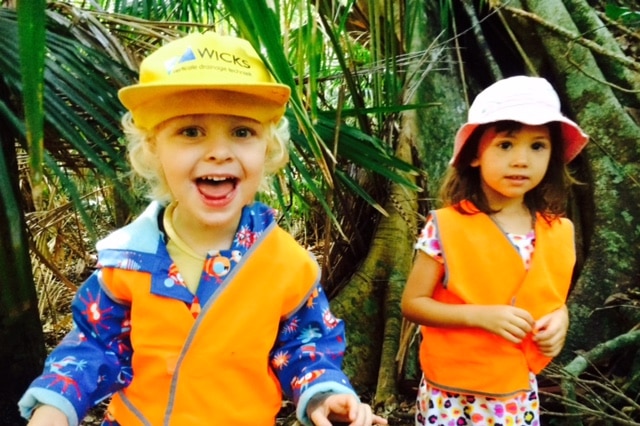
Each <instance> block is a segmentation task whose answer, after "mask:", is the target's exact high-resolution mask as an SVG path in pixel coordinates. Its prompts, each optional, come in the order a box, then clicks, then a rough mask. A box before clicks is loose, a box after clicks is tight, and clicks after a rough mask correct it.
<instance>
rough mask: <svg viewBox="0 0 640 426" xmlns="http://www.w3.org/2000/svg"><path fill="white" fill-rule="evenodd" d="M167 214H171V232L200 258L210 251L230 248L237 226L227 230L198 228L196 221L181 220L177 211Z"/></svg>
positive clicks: (171, 210) (211, 227) (202, 226)
mask: <svg viewBox="0 0 640 426" xmlns="http://www.w3.org/2000/svg"><path fill="white" fill-rule="evenodd" d="M168 213H171V217H170V218H169V220H170V221H171V223H172V226H173V231H174V232H175V233H176V234H177V235H178V236H179V237H180V239H181V240H182V241H183V242H184V243H185V244H186V245H187V246H189V247H190V248H191V249H192V250H193V251H194V252H195V253H197V254H199V255H201V256H202V257H206V255H207V253H209V252H210V251H212V250H228V249H230V248H231V244H232V243H233V239H234V237H235V234H236V229H237V224H234V226H233V227H229V228H228V229H226V228H221V227H216V226H205V225H201V226H198V222H197V221H192V220H188V219H185V218H181V215H180V214H179V213H178V212H177V209H170V210H169V211H168Z"/></svg>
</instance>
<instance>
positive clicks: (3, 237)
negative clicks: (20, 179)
mask: <svg viewBox="0 0 640 426" xmlns="http://www.w3.org/2000/svg"><path fill="white" fill-rule="evenodd" d="M2 128H3V129H5V130H6V129H9V128H10V126H8V125H6V123H4V124H3V126H2ZM7 140H9V141H13V140H14V139H13V138H12V137H11V138H6V134H4V135H3V134H0V142H1V145H2V149H1V150H0V193H1V195H2V196H1V197H0V215H1V217H0V253H1V254H0V271H2V274H0V289H1V291H0V342H2V347H1V348H0V365H2V368H1V369H0V424H2V425H11V426H12V425H21V424H25V423H26V422H25V421H24V420H23V419H21V418H20V415H19V413H18V408H17V402H18V399H19V398H20V396H21V395H22V392H23V391H24V390H25V389H26V388H27V386H28V385H29V383H30V382H31V380H33V378H34V377H35V376H36V375H37V374H39V373H40V371H42V365H43V362H44V357H45V346H44V338H43V334H42V325H41V324H40V317H39V313H38V302H37V299H36V292H35V286H34V284H33V278H32V273H31V262H30V258H29V250H28V246H29V243H28V239H27V236H26V232H25V225H24V224H25V222H24V216H23V211H22V209H21V207H20V197H19V191H18V184H17V180H16V176H18V168H17V164H16V157H15V153H16V151H15V148H14V146H13V143H10V142H9V143H8V142H7Z"/></svg>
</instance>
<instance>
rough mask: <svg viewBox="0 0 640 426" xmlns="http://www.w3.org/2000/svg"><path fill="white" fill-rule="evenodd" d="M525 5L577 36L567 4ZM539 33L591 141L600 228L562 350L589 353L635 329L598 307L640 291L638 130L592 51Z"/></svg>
mask: <svg viewBox="0 0 640 426" xmlns="http://www.w3.org/2000/svg"><path fill="white" fill-rule="evenodd" d="M526 4H527V6H528V8H529V11H530V12H532V13H534V14H536V15H538V16H539V17H540V18H541V19H543V20H546V21H548V22H552V23H553V24H555V25H558V26H560V27H562V28H564V29H566V30H568V31H570V32H572V33H575V34H576V35H577V34H578V29H577V27H576V26H575V25H574V23H573V19H572V16H571V15H570V14H569V13H568V11H567V10H566V8H565V7H564V6H563V5H562V3H560V2H544V1H539V0H538V1H531V0H530V1H527V2H526ZM583 12H585V13H587V12H589V11H585V10H583ZM590 13H592V14H594V13H595V11H593V10H591V11H590ZM536 32H537V34H538V36H539V37H540V40H541V44H542V45H543V46H544V48H545V50H546V54H547V57H548V58H550V60H549V68H550V70H551V72H552V73H553V76H554V83H555V84H554V85H555V87H556V89H557V90H558V91H559V93H560V94H561V96H562V98H563V99H564V101H565V102H564V105H565V107H566V108H567V109H568V110H570V111H571V112H572V113H573V114H572V115H573V117H574V118H575V119H576V121H577V122H578V123H579V124H580V125H581V126H582V127H583V129H584V130H585V131H586V132H587V133H588V134H589V135H590V138H591V142H590V144H589V145H588V147H587V149H586V156H587V158H588V159H589V164H590V166H591V169H592V173H593V184H594V199H595V212H594V217H595V228H594V237H593V240H592V242H591V247H590V248H589V257H588V258H587V259H586V261H585V265H584V269H583V270H582V273H581V275H580V278H579V280H578V283H577V285H576V287H575V289H574V291H573V293H572V295H571V299H570V305H569V306H570V309H571V320H572V321H571V322H572V327H571V329H570V333H569V336H568V340H567V347H566V349H565V351H572V350H576V349H584V348H591V347H593V346H595V345H596V344H597V343H598V342H602V341H604V340H608V339H609V338H611V337H612V336H615V335H618V334H620V333H623V332H626V330H628V329H629V328H630V327H631V326H632V325H634V324H629V323H628V322H627V321H624V319H622V321H621V318H618V317H617V315H616V312H615V311H614V310H601V311H597V312H594V311H593V308H594V307H598V306H602V304H603V303H604V301H605V300H606V298H607V297H608V296H609V295H611V294H612V293H616V292H620V291H622V292H624V291H626V290H628V289H631V288H635V287H636V286H637V279H638V277H639V276H640V265H638V261H637V259H639V258H640V231H639V230H640V214H638V211H637V208H634V207H633V206H636V207H637V206H639V205H640V190H638V188H639V185H638V180H637V177H638V176H640V143H639V141H640V138H639V136H638V135H640V129H639V127H638V124H637V123H635V122H634V121H633V119H632V118H631V117H630V116H629V114H628V113H627V112H626V110H625V108H624V107H623V105H622V104H621V103H620V101H619V100H618V98H617V97H616V95H615V93H614V92H613V90H612V89H611V86H609V85H607V84H606V81H607V79H606V78H605V76H604V75H603V73H602V71H601V70H600V67H599V66H598V63H597V61H596V60H595V58H594V55H593V54H592V53H591V52H590V51H589V50H588V49H587V48H585V47H582V46H580V45H578V44H574V43H570V40H567V39H566V38H565V37H562V36H559V35H558V34H557V33H554V32H552V31H549V30H548V29H546V28H544V27H541V26H536ZM568 43H569V44H568ZM567 46H569V48H568V47H567ZM638 77H640V76H638V74H637V73H636V78H638ZM575 213H576V214H577V215H581V213H582V212H580V211H578V212H575ZM586 213H587V214H590V212H586Z"/></svg>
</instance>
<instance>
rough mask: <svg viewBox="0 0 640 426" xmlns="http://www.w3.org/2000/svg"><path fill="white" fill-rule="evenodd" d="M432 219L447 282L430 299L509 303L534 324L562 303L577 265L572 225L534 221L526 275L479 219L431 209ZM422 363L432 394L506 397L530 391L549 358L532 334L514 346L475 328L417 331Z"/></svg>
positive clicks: (492, 227)
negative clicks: (532, 377) (532, 247)
mask: <svg viewBox="0 0 640 426" xmlns="http://www.w3.org/2000/svg"><path fill="white" fill-rule="evenodd" d="M434 220H435V221H436V225H437V228H438V234H439V240H440V243H441V248H442V252H443V256H444V266H445V276H444V278H443V283H442V285H438V286H436V289H435V290H434V293H433V296H432V297H433V298H434V299H435V300H438V301H441V302H444V303H450V304H463V303H469V304H478V305H490V304H509V305H510V304H513V305H514V306H518V307H520V308H523V309H526V310H527V311H529V312H530V313H531V315H532V316H533V318H534V319H536V320H537V319H539V318H540V317H542V316H543V315H545V314H548V313H550V312H553V311H554V310H556V309H558V308H560V307H562V306H563V305H564V303H565V300H566V297H567V293H568V291H569V286H570V284H571V275H572V273H573V266H574V263H575V247H574V236H573V232H574V231H573V224H572V223H571V221H569V220H568V219H565V218H561V219H557V220H554V221H552V222H551V223H548V222H547V221H545V220H544V218H542V216H540V215H538V216H537V217H536V222H535V234H536V241H535V252H534V254H533V257H532V259H531V264H530V267H529V270H528V271H527V270H525V267H524V264H523V262H522V258H521V257H520V255H519V253H518V251H517V249H516V248H515V247H514V246H513V245H512V243H511V242H510V241H509V239H508V238H507V236H506V235H505V234H504V233H503V232H502V230H500V228H499V227H498V226H497V225H496V224H495V223H494V222H493V220H491V218H490V217H489V216H487V215H486V214H483V213H475V214H462V213H460V212H458V211H457V210H456V209H455V208H453V207H448V208H444V209H440V210H436V211H435V214H434ZM421 330H422V336H423V340H422V343H421V347H420V364H421V367H422V370H423V372H424V375H425V379H426V380H427V381H428V382H429V383H431V384H432V385H433V386H434V387H436V388H439V389H443V390H448V391H451V392H456V393H465V394H474V395H484V396H490V397H497V398H501V397H510V396H513V395H515V394H517V393H519V392H523V391H527V390H529V371H532V372H533V373H535V374H537V373H539V372H540V371H541V370H542V369H543V368H544V367H545V366H546V365H547V364H548V363H549V362H550V361H551V358H549V357H546V356H544V355H542V353H541V352H540V351H539V349H538V347H537V345H536V344H535V342H534V341H533V340H532V337H533V336H532V335H529V336H527V338H526V339H525V340H524V341H523V342H522V343H521V344H518V345H516V344H513V343H510V342H508V341H507V340H505V339H503V338H502V337H499V336H497V335H495V334H493V333H490V332H488V331H485V330H482V329H479V328H436V327H426V326H423V327H422V328H421Z"/></svg>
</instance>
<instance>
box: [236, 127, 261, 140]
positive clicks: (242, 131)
mask: <svg viewBox="0 0 640 426" xmlns="http://www.w3.org/2000/svg"><path fill="white" fill-rule="evenodd" d="M255 134H256V132H255V131H254V130H252V129H250V128H248V127H239V128H237V129H234V130H233V135H234V136H236V137H238V138H249V137H251V136H253V135H255Z"/></svg>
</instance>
